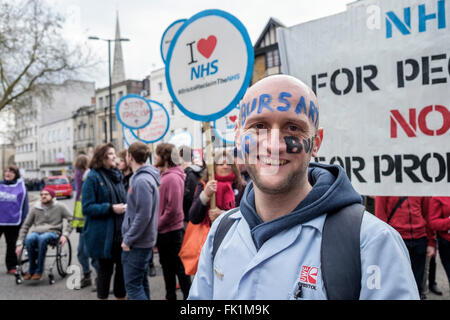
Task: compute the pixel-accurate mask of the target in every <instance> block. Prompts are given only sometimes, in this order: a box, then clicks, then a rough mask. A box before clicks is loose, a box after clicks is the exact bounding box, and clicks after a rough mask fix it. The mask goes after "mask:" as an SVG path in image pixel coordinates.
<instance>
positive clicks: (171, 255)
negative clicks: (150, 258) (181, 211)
mask: <svg viewBox="0 0 450 320" xmlns="http://www.w3.org/2000/svg"><path fill="white" fill-rule="evenodd" d="M183 237H184V229H180V230H174V231H170V232H167V233H159V234H158V240H157V243H156V245H157V247H158V253H159V261H160V263H161V267H162V269H163V276H164V283H165V285H166V299H167V300H176V299H177V295H176V292H175V291H176V277H178V282H179V283H180V288H181V292H182V293H183V299H184V300H186V299H187V297H188V295H189V289H190V288H191V277H190V276H188V275H186V274H185V273H184V266H183V263H182V262H181V259H180V257H179V256H178V253H179V252H180V249H181V244H182V243H183Z"/></svg>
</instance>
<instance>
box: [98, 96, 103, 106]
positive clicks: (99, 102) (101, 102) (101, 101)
mask: <svg viewBox="0 0 450 320" xmlns="http://www.w3.org/2000/svg"><path fill="white" fill-rule="evenodd" d="M98 104H99V107H100V108H103V98H99V99H98Z"/></svg>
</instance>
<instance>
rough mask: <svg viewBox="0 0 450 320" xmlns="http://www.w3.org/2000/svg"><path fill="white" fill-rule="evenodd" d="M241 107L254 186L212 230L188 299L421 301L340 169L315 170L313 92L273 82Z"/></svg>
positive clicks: (399, 255) (258, 87)
mask: <svg viewBox="0 0 450 320" xmlns="http://www.w3.org/2000/svg"><path fill="white" fill-rule="evenodd" d="M240 109H241V114H240V119H239V126H238V128H237V131H236V141H237V147H238V149H239V150H240V151H241V155H242V158H243V159H244V160H245V165H246V168H247V171H248V173H249V174H250V176H251V178H252V181H253V183H250V184H249V185H248V186H247V188H246V190H245V193H244V195H243V198H242V200H241V205H240V208H238V209H234V210H231V211H229V212H228V213H225V214H222V215H221V216H220V217H219V218H218V219H217V220H216V221H215V223H214V224H213V225H212V227H211V231H210V233H209V235H208V238H207V240H206V242H205V245H204V247H203V250H202V253H201V256H200V261H199V266H198V271H197V274H196V276H195V279H194V282H193V285H192V287H191V291H190V295H189V299H258V300H263V299H418V298H419V295H418V291H417V286H416V284H415V281H414V277H413V274H412V271H411V266H410V263H409V258H408V252H407V250H406V247H405V246H404V244H403V241H402V239H401V237H400V235H399V234H398V233H397V232H396V231H395V230H394V229H393V228H391V227H390V226H388V225H387V224H385V223H384V222H382V221H381V220H379V219H377V218H376V217H374V216H373V215H371V214H370V213H368V212H365V210H364V207H363V206H362V205H361V204H360V203H361V196H360V195H359V194H358V193H357V192H356V191H355V190H354V189H353V187H352V185H351V184H350V182H349V180H348V178H347V176H346V174H345V171H344V170H343V169H342V168H341V167H339V166H335V165H323V164H316V163H310V161H311V157H314V156H316V155H317V153H318V151H319V148H320V146H321V144H322V140H323V136H324V135H323V132H324V130H323V129H322V128H319V105H318V103H317V98H316V97H315V95H314V93H313V92H312V90H311V89H310V88H309V87H307V86H306V85H305V84H304V83H302V82H301V81H299V80H298V79H296V78H293V77H290V76H286V75H277V76H271V77H267V78H265V79H263V80H261V81H259V82H257V83H256V84H255V85H253V86H252V87H251V88H250V89H249V90H248V91H247V92H246V94H245V96H244V98H243V99H242V102H241V104H240Z"/></svg>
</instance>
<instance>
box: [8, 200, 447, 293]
mask: <svg viewBox="0 0 450 320" xmlns="http://www.w3.org/2000/svg"><path fill="white" fill-rule="evenodd" d="M29 198H30V204H31V205H32V204H33V203H34V202H35V201H39V192H30V194H29ZM60 201H62V202H63V203H64V204H65V205H66V206H67V207H68V208H69V210H73V207H74V201H75V200H74V198H72V199H61V200H60ZM78 238H79V234H78V233H76V232H75V231H74V232H72V234H71V235H70V237H69V239H70V242H71V245H72V263H71V264H72V265H73V266H74V267H73V269H74V270H75V273H73V274H71V275H68V276H66V277H65V278H61V277H60V276H59V274H58V272H57V271H56V269H55V271H54V275H55V280H56V282H55V284H52V285H51V284H50V283H49V281H48V276H47V275H46V274H45V273H44V277H43V279H41V280H40V281H31V280H30V281H26V282H24V283H22V284H20V285H17V284H16V282H15V277H14V276H11V275H8V274H7V273H6V268H5V267H4V261H5V252H6V244H5V240H3V239H0V288H1V290H0V300H96V299H97V295H96V293H95V292H93V291H92V287H86V288H83V289H80V290H74V289H72V288H73V287H74V285H73V283H74V279H75V276H76V274H77V273H76V272H77V270H80V268H79V264H78V260H77V258H76V252H77V250H76V248H77V246H78ZM49 260H51V259H49ZM153 261H154V264H155V267H156V276H155V277H149V282H150V295H151V299H152V300H164V298H165V288H164V278H163V276H162V269H161V265H160V263H159V256H158V254H157V253H155V254H154V257H153ZM52 262H53V261H48V262H46V268H47V269H48V268H49V266H51V264H52ZM436 264H437V269H436V280H437V283H438V287H439V288H440V289H441V290H442V291H443V293H444V294H443V295H442V296H438V295H435V294H433V293H431V292H430V293H428V295H427V298H428V300H450V288H449V282H448V279H447V276H446V275H445V272H444V269H443V267H442V263H441V261H440V259H439V256H438V257H437V259H436ZM94 274H95V271H94ZM93 277H94V278H95V275H94V276H93ZM177 296H178V299H181V298H182V295H181V292H180V290H177ZM109 299H114V296H113V295H112V294H111V295H110V296H109Z"/></svg>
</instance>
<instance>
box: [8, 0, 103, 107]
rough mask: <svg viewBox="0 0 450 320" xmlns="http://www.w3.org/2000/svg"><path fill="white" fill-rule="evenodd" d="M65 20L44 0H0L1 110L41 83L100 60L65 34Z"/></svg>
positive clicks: (12, 105)
mask: <svg viewBox="0 0 450 320" xmlns="http://www.w3.org/2000/svg"><path fill="white" fill-rule="evenodd" d="M63 22H64V18H63V17H62V16H61V15H60V14H58V13H56V12H54V11H53V10H52V9H51V8H50V7H49V6H47V5H46V4H45V3H44V2H43V1H42V0H17V1H7V0H0V111H1V110H2V109H3V108H5V107H6V106H8V105H10V106H11V107H12V108H14V107H15V105H18V104H20V103H18V100H19V98H20V97H22V96H23V95H24V94H26V93H27V92H31V91H33V90H34V89H35V88H36V87H37V84H40V83H41V84H42V83H55V82H61V81H62V80H64V79H67V78H70V77H75V76H77V75H78V73H79V72H80V71H82V70H85V69H86V68H89V67H91V66H94V64H96V63H92V61H93V59H92V57H91V56H90V53H89V52H88V51H86V49H85V48H84V49H83V50H82V49H81V46H80V45H74V46H70V45H69V43H68V42H67V41H66V40H65V39H64V38H63V37H62V26H63ZM39 87H40V88H39V90H41V89H42V86H39Z"/></svg>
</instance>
